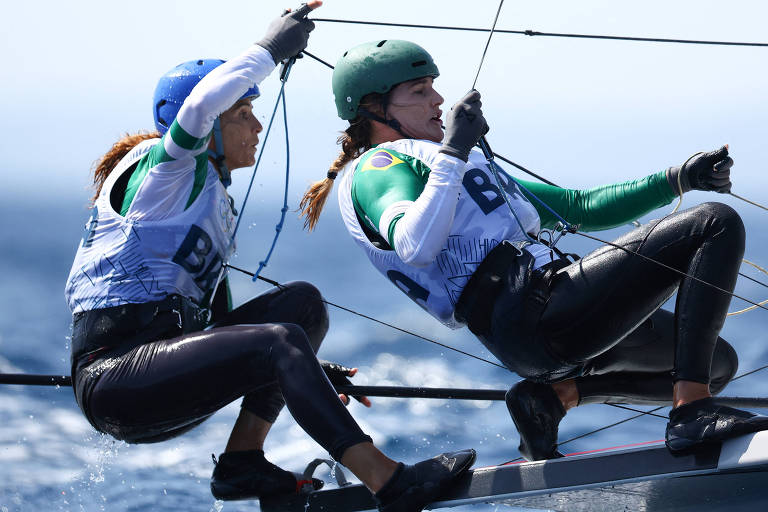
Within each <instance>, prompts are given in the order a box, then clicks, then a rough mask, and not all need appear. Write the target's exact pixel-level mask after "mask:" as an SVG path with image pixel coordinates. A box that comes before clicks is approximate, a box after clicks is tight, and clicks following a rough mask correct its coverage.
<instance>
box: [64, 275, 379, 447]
mask: <svg viewBox="0 0 768 512" xmlns="http://www.w3.org/2000/svg"><path fill="white" fill-rule="evenodd" d="M319 299H320V293H319V292H318V291H317V289H316V288H314V287H313V286H312V285H310V284H308V283H303V282H294V283H289V284H287V285H286V286H285V288H283V289H273V290H271V291H269V292H267V293H265V294H263V295H260V296H259V297H256V298H255V299H253V300H252V301H250V302H248V303H246V304H244V305H243V306H241V307H239V308H237V309H235V310H234V311H232V312H231V313H230V314H229V315H227V316H226V317H225V318H222V319H221V320H219V321H218V322H216V323H215V324H214V326H213V327H212V328H211V329H209V330H206V331H199V332H193V333H189V334H185V335H182V336H177V337H173V338H170V339H160V340H157V341H151V342H148V343H144V344H142V345H139V346H137V347H135V348H133V349H131V350H129V351H128V352H125V353H120V351H113V353H107V354H104V355H102V356H100V357H99V358H98V359H97V360H96V361H94V362H92V363H91V364H89V365H88V366H80V367H79V368H78V371H77V387H78V388H79V389H78V391H77V392H78V394H80V395H81V396H82V398H80V399H79V400H78V401H79V402H80V403H81V407H82V408H83V411H84V412H85V413H86V416H88V418H89V419H90V420H91V422H92V423H93V424H94V426H95V427H96V428H97V429H98V430H101V431H103V432H106V433H108V434H111V435H112V436H114V437H115V438H117V439H122V440H125V441H128V442H132V443H142V442H156V441H162V440H165V439H168V438H171V437H174V436H176V435H179V434H181V433H183V432H185V431H187V430H189V429H190V428H192V427H194V426H196V425H198V424H199V423H201V422H202V421H204V420H205V419H207V418H208V417H209V416H210V415H211V414H213V413H214V412H215V411H217V410H219V409H221V408H222V407H224V406H225V405H227V404H228V403H230V402H232V401H233V400H235V399H237V398H239V397H242V396H244V397H245V398H244V400H243V407H244V408H245V409H247V410H249V411H251V412H253V413H254V414H256V415H258V416H260V417H262V418H263V419H265V420H266V421H269V422H273V421H274V420H275V418H276V417H277V414H278V413H279V411H280V409H281V408H282V406H283V403H284V402H283V397H284V399H285V403H287V405H288V409H289V410H290V412H291V414H292V415H293V417H294V419H295V420H296V421H297V422H298V423H299V425H301V427H302V428H303V429H304V430H305V431H306V432H307V433H308V434H309V435H310V436H312V438H313V439H315V441H317V442H318V444H320V445H321V446H323V447H324V448H325V449H326V450H328V452H329V453H330V454H331V455H332V456H333V457H334V458H335V459H337V460H338V459H339V458H340V457H341V455H342V454H343V452H344V450H345V449H346V448H348V447H350V446H352V445H354V444H357V443H359V442H363V441H370V437H368V436H366V435H365V434H364V433H363V432H362V431H361V430H360V428H359V426H358V425H357V423H356V422H355V420H354V419H353V418H352V416H351V415H350V414H349V412H348V411H347V410H346V408H345V407H344V405H343V404H342V403H341V401H340V400H339V398H338V395H337V394H336V392H335V390H334V389H333V387H332V386H331V384H330V382H329V381H328V379H327V378H326V376H325V373H324V372H323V370H322V368H320V365H319V364H318V362H317V359H316V357H315V352H316V351H317V349H318V348H319V346H320V342H321V341H322V338H323V336H324V335H325V333H326V331H327V329H328V316H327V311H326V309H325V305H324V304H323V303H322V302H321V301H320V300H319ZM264 322H269V323H264Z"/></svg>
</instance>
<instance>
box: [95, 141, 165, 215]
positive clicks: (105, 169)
mask: <svg viewBox="0 0 768 512" xmlns="http://www.w3.org/2000/svg"><path fill="white" fill-rule="evenodd" d="M160 137H162V135H161V134H160V132H158V131H152V132H139V133H134V134H129V133H126V134H125V135H124V136H123V138H122V139H120V140H119V141H117V142H115V143H114V144H112V147H111V148H109V151H107V152H106V154H104V156H102V157H101V159H100V160H99V161H98V162H97V163H96V165H95V166H94V171H93V188H94V189H96V193H95V195H94V196H93V199H92V201H96V198H97V197H99V193H101V187H103V186H104V182H105V181H107V177H108V176H109V175H110V173H111V172H112V171H113V170H114V168H115V167H116V166H117V164H118V163H119V162H120V160H122V159H123V157H124V156H125V155H127V154H128V152H129V151H130V150H132V149H133V148H134V147H136V146H137V145H138V144H139V143H140V142H143V141H145V140H147V139H158V138H160Z"/></svg>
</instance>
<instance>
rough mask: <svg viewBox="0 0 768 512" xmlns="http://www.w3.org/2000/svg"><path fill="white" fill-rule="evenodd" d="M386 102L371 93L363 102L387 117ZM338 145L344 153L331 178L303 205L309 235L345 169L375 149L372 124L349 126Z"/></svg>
mask: <svg viewBox="0 0 768 512" xmlns="http://www.w3.org/2000/svg"><path fill="white" fill-rule="evenodd" d="M386 101H387V95H384V94H379V93H370V94H366V95H365V96H363V98H362V100H360V107H361V108H365V109H366V110H368V111H374V112H376V113H377V114H380V115H383V114H384V111H386ZM336 143H337V144H341V153H339V156H338V157H336V160H334V161H333V163H332V164H331V167H330V168H329V169H328V175H327V177H326V178H325V179H324V180H320V181H316V182H314V183H313V184H311V185H310V186H309V188H308V189H307V191H306V192H305V193H304V197H302V198H301V202H300V203H299V209H300V210H301V214H300V215H302V216H303V217H306V218H305V219H304V228H305V229H307V230H309V231H312V230H313V229H315V226H316V225H317V221H318V220H320V213H321V212H322V211H323V206H325V201H326V199H328V194H329V193H330V192H331V188H333V180H334V179H335V178H336V175H337V174H338V173H340V172H341V171H342V170H344V166H345V165H347V164H348V163H349V162H351V161H352V160H354V159H355V158H357V157H359V156H360V155H362V154H363V153H365V152H366V151H368V150H369V149H371V120H370V119H368V118H367V117H363V116H357V117H356V118H354V119H353V120H352V121H350V122H349V128H347V129H346V130H344V131H343V132H342V133H341V135H340V136H339V138H338V139H336Z"/></svg>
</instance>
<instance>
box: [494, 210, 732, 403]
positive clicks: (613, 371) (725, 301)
mask: <svg viewBox="0 0 768 512" xmlns="http://www.w3.org/2000/svg"><path fill="white" fill-rule="evenodd" d="M744 241H745V235H744V226H743V224H742V222H741V219H740V218H739V216H738V214H737V213H736V212H735V211H734V210H733V209H731V208H730V207H729V206H726V205H724V204H720V203H705V204H701V205H699V206H696V207H694V208H691V209H688V210H685V211H682V212H679V213H675V214H671V215H669V216H667V217H664V218H663V219H660V220H656V221H652V222H650V223H649V224H646V225H644V226H641V227H639V228H637V229H634V230H633V231H631V232H629V233H627V234H626V235H624V236H622V237H620V238H619V239H617V240H615V241H614V243H615V244H617V245H619V246H621V247H626V248H627V249H630V250H632V251H635V252H637V253H639V254H642V255H644V256H646V257H647V258H651V259H653V260H655V261H658V262H660V263H663V264H664V265H667V266H669V267H671V268H673V269H676V270H678V271H680V272H684V273H686V274H688V275H690V276H693V277H695V278H697V279H699V280H701V281H704V282H706V283H709V284H712V285H715V286H716V287H718V288H720V289H722V290H726V291H732V290H733V288H734V286H735V284H736V278H737V276H738V270H739V266H740V264H741V259H742V256H743V253H744ZM513 267H514V265H513ZM512 273H514V272H513V271H511V272H510V274H512ZM512 281H513V279H512V278H511V277H507V278H506V282H505V286H506V288H505V289H504V290H503V291H502V292H501V294H500V296H499V297H498V299H497V300H496V302H495V305H494V309H493V315H492V324H491V325H492V327H491V332H490V333H489V334H488V335H487V336H480V339H481V341H483V342H484V343H485V344H486V346H488V348H489V349H490V350H491V351H492V352H493V353H494V354H495V355H497V357H499V359H501V360H502V361H503V362H504V363H505V365H507V366H508V367H509V368H511V369H512V370H514V371H516V372H517V373H518V374H520V375H521V376H523V377H526V378H530V379H532V380H537V381H540V382H553V381H557V380H562V379H564V378H569V377H577V378H576V384H577V386H578V388H579V392H580V395H581V402H582V403H587V402H606V401H611V402H632V403H658V404H669V402H670V401H671V399H672V385H673V383H674V382H676V381H677V380H689V381H694V382H701V383H708V384H710V387H711V389H712V390H713V391H714V392H717V391H719V390H721V389H722V388H723V387H724V386H725V384H726V383H727V382H728V381H729V380H730V379H731V378H732V377H733V375H734V373H735V372H736V368H737V358H736V354H735V352H734V351H733V349H732V348H731V347H730V346H729V345H728V344H727V343H726V342H725V341H724V340H722V339H721V338H720V337H719V332H720V330H721V328H722V326H723V323H724V321H725V317H726V313H727V309H728V305H729V304H730V300H731V296H730V295H729V294H728V293H724V292H723V291H721V290H718V289H715V288H713V287H711V286H708V285H706V284H703V283H702V282H700V281H697V280H695V279H691V278H686V277H684V276H682V275H680V274H679V273H677V272H675V271H673V270H670V269H667V268H664V267H662V266H660V265H658V264H656V263H654V262H653V261H650V260H649V259H646V258H642V257H640V256H637V255H634V254H631V253H628V252H627V251H624V250H622V249H619V248H616V247H613V246H610V245H605V246H602V247H601V248H599V249H597V250H595V251H593V252H592V253H590V254H588V255H586V256H585V257H584V258H582V259H580V260H578V261H577V262H575V263H573V264H570V265H568V266H566V267H565V268H563V269H561V270H560V271H559V272H557V274H555V275H554V276H551V277H549V278H545V276H543V275H542V274H541V272H540V271H534V272H533V274H532V276H531V278H530V282H529V283H527V286H528V287H527V289H526V292H525V299H523V300H520V297H519V295H520V294H519V286H518V285H516V284H515V283H513V282H512ZM513 292H515V293H513ZM675 292H677V298H676V302H675V311H674V314H672V313H669V312H665V311H663V310H659V307H660V306H661V305H662V304H663V303H664V302H665V301H666V300H667V299H669V298H670V297H671V296H672V295H673V294H674V293H675ZM657 310H658V311H657Z"/></svg>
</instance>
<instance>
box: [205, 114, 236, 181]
mask: <svg viewBox="0 0 768 512" xmlns="http://www.w3.org/2000/svg"><path fill="white" fill-rule="evenodd" d="M213 144H214V145H215V146H216V151H214V150H212V149H209V150H208V156H209V157H211V158H213V161H214V162H215V163H216V167H217V168H218V170H219V174H220V175H221V183H222V184H223V185H224V187H228V186H230V185H231V184H232V176H231V174H230V173H229V168H228V167H227V164H226V163H225V162H224V142H223V139H222V136H221V122H220V121H219V118H218V117H217V118H216V120H215V121H214V122H213Z"/></svg>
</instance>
